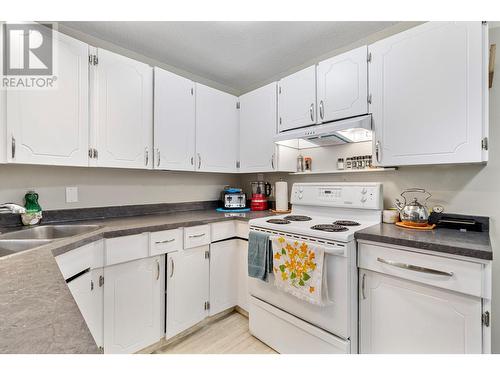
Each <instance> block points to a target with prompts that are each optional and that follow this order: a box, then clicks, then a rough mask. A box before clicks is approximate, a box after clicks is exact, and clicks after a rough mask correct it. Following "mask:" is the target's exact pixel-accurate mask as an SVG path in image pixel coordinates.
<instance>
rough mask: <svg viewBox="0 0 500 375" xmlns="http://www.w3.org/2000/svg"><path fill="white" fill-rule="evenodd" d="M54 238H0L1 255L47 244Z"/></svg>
mask: <svg viewBox="0 0 500 375" xmlns="http://www.w3.org/2000/svg"><path fill="white" fill-rule="evenodd" d="M52 241H53V240H4V239H0V257H3V256H6V255H10V254H14V253H18V252H20V251H24V250H29V249H34V248H35V247H38V246H42V245H46V244H48V243H50V242H52Z"/></svg>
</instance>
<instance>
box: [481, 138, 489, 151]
mask: <svg viewBox="0 0 500 375" xmlns="http://www.w3.org/2000/svg"><path fill="white" fill-rule="evenodd" d="M481 149H482V150H485V151H488V137H484V138H483V139H481Z"/></svg>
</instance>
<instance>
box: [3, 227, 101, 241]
mask: <svg viewBox="0 0 500 375" xmlns="http://www.w3.org/2000/svg"><path fill="white" fill-rule="evenodd" d="M98 228H99V226H98V225H43V226H40V227H34V228H29V229H23V230H19V231H15V232H10V233H5V234H3V235H0V242H1V241H2V240H11V239H12V240H14V239H18V240H55V239H59V238H65V237H71V236H76V235H78V234H84V233H88V232H92V231H94V230H96V229H98Z"/></svg>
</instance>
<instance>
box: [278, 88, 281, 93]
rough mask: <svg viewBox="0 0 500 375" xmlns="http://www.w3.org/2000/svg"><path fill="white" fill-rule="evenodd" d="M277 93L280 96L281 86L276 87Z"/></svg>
mask: <svg viewBox="0 0 500 375" xmlns="http://www.w3.org/2000/svg"><path fill="white" fill-rule="evenodd" d="M278 93H279V94H281V86H278Z"/></svg>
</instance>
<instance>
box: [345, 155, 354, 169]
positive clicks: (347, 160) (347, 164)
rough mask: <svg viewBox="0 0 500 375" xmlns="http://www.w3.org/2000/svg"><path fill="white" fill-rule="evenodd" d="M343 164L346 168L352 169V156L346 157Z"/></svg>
mask: <svg viewBox="0 0 500 375" xmlns="http://www.w3.org/2000/svg"><path fill="white" fill-rule="evenodd" d="M345 164H346V165H345V168H346V169H352V158H347V159H346V163H345Z"/></svg>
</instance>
